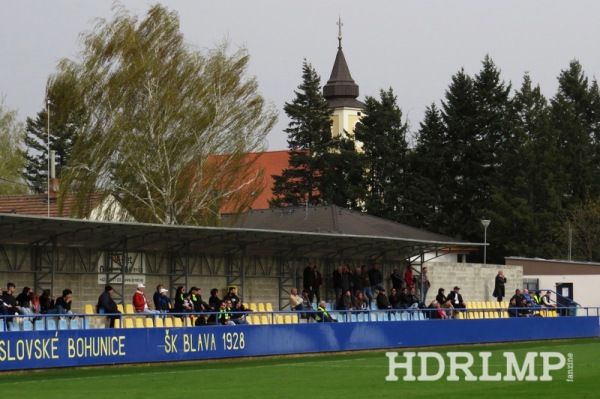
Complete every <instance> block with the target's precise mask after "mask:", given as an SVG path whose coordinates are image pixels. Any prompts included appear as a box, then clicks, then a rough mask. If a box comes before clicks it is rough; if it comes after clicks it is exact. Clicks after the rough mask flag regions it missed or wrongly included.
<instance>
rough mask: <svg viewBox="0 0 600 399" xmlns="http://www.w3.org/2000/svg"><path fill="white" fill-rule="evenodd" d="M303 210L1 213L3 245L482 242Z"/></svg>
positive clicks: (350, 251)
mask: <svg viewBox="0 0 600 399" xmlns="http://www.w3.org/2000/svg"><path fill="white" fill-rule="evenodd" d="M286 212H287V213H286ZM305 212H306V213H305ZM305 212H304V211H300V210H299V209H294V210H293V211H290V210H287V209H286V210H284V211H282V210H273V211H271V210H266V211H253V212H251V213H248V214H247V215H243V216H242V218H240V219H239V221H238V226H239V227H233V228H225V227H190V226H167V225H152V224H141V223H113V222H98V221H84V220H76V219H67V218H47V217H36V216H23V215H13V214H1V213H0V245H3V244H16V245H31V246H35V245H49V244H55V245H57V246H64V247H75V248H76V247H82V248H97V249H99V250H107V249H112V250H123V248H125V249H126V250H127V251H129V252H141V251H163V252H169V251H186V252H187V253H205V254H211V253H215V254H223V253H228V252H229V253H239V252H240V251H243V253H244V254H245V255H248V256H251V255H269V256H314V257H323V256H331V257H333V256H344V257H353V256H360V257H362V258H368V257H371V258H379V257H382V256H385V257H386V258H387V259H404V258H406V257H407V256H409V255H414V254H415V253H418V252H420V251H434V250H441V251H443V250H447V249H448V248H450V247H452V248H457V247H458V248H461V247H462V248H464V247H472V246H481V245H483V244H482V243H467V242H463V241H459V240H454V239H451V238H448V237H444V236H439V235H436V234H432V233H428V232H424V231H422V230H418V229H413V228H411V227H408V226H404V225H399V224H396V223H393V222H389V221H385V220H383V219H379V218H374V217H372V216H368V215H364V214H361V213H359V212H352V211H349V210H345V209H341V208H337V207H322V208H309V209H308V211H305ZM327 215H329V216H327ZM277 218H280V220H279V221H277V220H276V219H277ZM284 221H285V223H284ZM309 221H310V222H309ZM294 225H295V226H296V228H295V229H294V228H293V226H294Z"/></svg>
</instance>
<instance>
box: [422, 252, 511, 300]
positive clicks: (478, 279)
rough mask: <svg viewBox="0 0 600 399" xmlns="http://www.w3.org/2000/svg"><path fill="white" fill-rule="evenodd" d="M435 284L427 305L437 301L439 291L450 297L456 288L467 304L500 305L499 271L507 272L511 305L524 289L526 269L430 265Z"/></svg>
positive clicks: (499, 266) (507, 291)
mask: <svg viewBox="0 0 600 399" xmlns="http://www.w3.org/2000/svg"><path fill="white" fill-rule="evenodd" d="M425 266H427V269H428V273H427V274H428V275H429V281H430V282H431V288H430V290H429V293H428V294H427V301H428V302H431V301H432V300H433V299H435V296H436V295H437V292H438V289H439V288H444V289H445V290H446V295H448V294H449V293H450V291H452V289H453V288H454V286H458V287H460V293H461V295H462V296H463V300H464V301H496V298H494V297H493V296H492V293H493V292H494V279H495V278H496V275H497V274H498V270H504V275H505V277H506V279H507V282H506V286H505V288H506V296H507V298H506V299H504V300H505V301H508V299H510V297H511V296H512V295H513V294H514V292H515V289H517V288H519V289H522V288H523V267H521V266H506V265H484V264H477V263H437V262H436V263H426V264H425Z"/></svg>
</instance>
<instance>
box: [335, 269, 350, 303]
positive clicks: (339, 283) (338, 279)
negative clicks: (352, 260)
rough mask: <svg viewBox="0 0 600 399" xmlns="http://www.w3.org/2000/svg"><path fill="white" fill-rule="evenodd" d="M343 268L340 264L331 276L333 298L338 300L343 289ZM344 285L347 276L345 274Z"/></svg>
mask: <svg viewBox="0 0 600 399" xmlns="http://www.w3.org/2000/svg"><path fill="white" fill-rule="evenodd" d="M344 269H345V267H344V266H342V265H340V266H338V267H337V269H336V270H334V271H333V273H332V275H331V277H332V281H333V290H334V291H335V300H336V301H339V300H340V298H341V297H342V293H343V292H344V291H345V290H344V276H345V273H344ZM345 285H346V286H347V285H348V278H347V276H346V284H345Z"/></svg>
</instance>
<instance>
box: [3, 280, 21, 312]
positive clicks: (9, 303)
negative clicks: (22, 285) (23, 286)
mask: <svg viewBox="0 0 600 399" xmlns="http://www.w3.org/2000/svg"><path fill="white" fill-rule="evenodd" d="M16 288H17V287H16V286H15V285H14V284H13V283H8V284H6V291H4V292H3V293H2V300H3V301H4V304H5V305H6V311H7V313H8V314H17V313H19V306H18V305H17V300H16V299H15V297H14V296H13V292H15V290H16ZM10 320H12V319H10ZM10 320H8V319H7V321H10Z"/></svg>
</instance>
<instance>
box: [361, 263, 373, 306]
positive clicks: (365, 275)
mask: <svg viewBox="0 0 600 399" xmlns="http://www.w3.org/2000/svg"><path fill="white" fill-rule="evenodd" d="M360 276H361V278H362V287H363V288H362V290H363V296H364V297H365V298H367V299H368V300H369V302H373V292H372V291H371V280H369V272H368V271H367V265H362V266H361V267H360Z"/></svg>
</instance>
